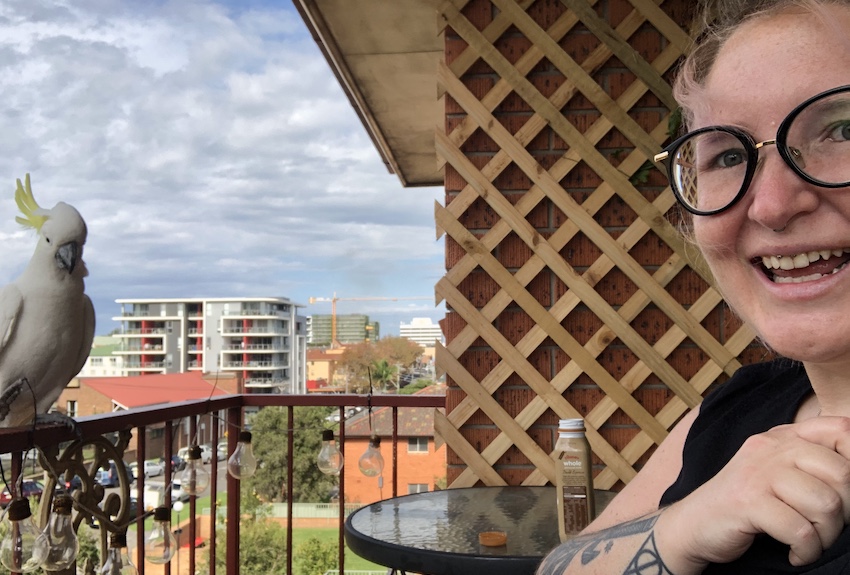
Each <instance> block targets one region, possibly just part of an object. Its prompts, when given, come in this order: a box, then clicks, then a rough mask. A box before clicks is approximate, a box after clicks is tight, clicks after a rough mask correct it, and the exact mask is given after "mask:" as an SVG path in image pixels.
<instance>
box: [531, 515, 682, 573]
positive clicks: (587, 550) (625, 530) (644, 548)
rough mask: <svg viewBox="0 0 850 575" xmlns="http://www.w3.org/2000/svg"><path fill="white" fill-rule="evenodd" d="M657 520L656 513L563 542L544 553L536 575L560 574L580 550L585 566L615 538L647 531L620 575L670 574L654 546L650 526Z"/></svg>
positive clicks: (607, 550) (607, 548)
mask: <svg viewBox="0 0 850 575" xmlns="http://www.w3.org/2000/svg"><path fill="white" fill-rule="evenodd" d="M656 521H658V515H653V516H651V517H644V518H641V519H635V520H634V521H629V522H627V523H622V524H620V525H615V526H614V527H611V528H610V529H605V530H603V531H599V532H598V533H589V534H587V535H581V536H579V537H576V538H575V539H571V540H569V541H566V542H564V543H562V544H561V545H559V546H558V547H556V548H555V549H554V550H553V551H552V552H550V553H549V555H547V556H546V558H545V559H544V560H543V563H541V564H540V567H539V568H538V570H537V575H561V574H562V573H563V572H564V571H565V570H566V568H567V567H568V566H569V564H570V563H572V561H573V559H574V558H575V557H576V555H578V554H579V553H581V564H582V565H587V564H589V563H590V562H592V561H593V560H594V559H596V558H597V557H599V555H600V554H602V553H603V552H604V553H608V552H609V551H610V550H611V548H612V547H613V545H614V540H616V539H622V538H624V537H632V536H634V535H638V534H641V533H647V532H648V533H649V536H648V537H647V539H646V541H644V543H643V545H641V547H640V549H638V551H637V553H636V554H635V556H634V558H633V559H632V561H631V563H629V566H628V567H627V568H626V571H625V572H624V573H623V575H672V574H671V573H670V571H669V570H668V569H667V566H666V565H665V564H664V562H663V561H662V560H661V556H660V555H659V553H658V549H657V548H656V546H655V534H654V533H653V531H652V528H653V526H654V525H655V522H656Z"/></svg>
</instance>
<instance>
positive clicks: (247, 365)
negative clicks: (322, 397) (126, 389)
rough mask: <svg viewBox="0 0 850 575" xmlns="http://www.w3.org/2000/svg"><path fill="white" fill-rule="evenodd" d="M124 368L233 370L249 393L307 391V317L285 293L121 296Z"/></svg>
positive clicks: (127, 371) (135, 371) (134, 371)
mask: <svg viewBox="0 0 850 575" xmlns="http://www.w3.org/2000/svg"><path fill="white" fill-rule="evenodd" d="M115 301H116V302H117V303H118V304H119V305H120V306H121V315H120V316H118V317H114V318H113V319H114V320H115V321H117V322H120V324H121V331H120V333H118V334H115V337H117V338H119V339H120V345H119V346H118V348H117V349H116V350H115V351H114V353H115V354H118V355H121V356H123V365H122V369H121V372H122V373H121V375H145V374H151V373H181V372H191V371H198V372H201V373H209V372H235V373H237V374H239V375H240V376H241V379H242V381H243V385H244V387H245V391H246V393H251V392H255V393H305V392H306V383H307V374H306V363H307V361H306V350H307V322H306V318H305V317H303V316H299V315H297V310H298V308H299V307H303V306H301V305H300V304H295V303H293V302H292V301H290V300H289V299H287V298H274V297H269V298H263V297H257V298H188V299H119V300H115Z"/></svg>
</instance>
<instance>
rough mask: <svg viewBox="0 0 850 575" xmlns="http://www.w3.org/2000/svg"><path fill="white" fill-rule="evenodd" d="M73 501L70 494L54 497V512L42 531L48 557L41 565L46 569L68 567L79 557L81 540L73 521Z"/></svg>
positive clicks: (52, 569)
mask: <svg viewBox="0 0 850 575" xmlns="http://www.w3.org/2000/svg"><path fill="white" fill-rule="evenodd" d="M72 502H73V500H72V499H71V497H70V496H69V495H57V496H56V497H55V498H54V499H53V513H51V514H50V517H49V518H48V520H47V527H45V528H44V531H42V532H41V538H42V539H43V545H45V546H46V547H47V557H46V558H45V560H44V563H42V565H41V567H42V569H44V570H45V571H61V570H63V569H67V568H68V567H70V566H71V565H73V563H74V561H75V560H76V559H77V553H78V552H79V551H80V542H79V540H78V539H77V534H76V533H75V532H74V524H73V522H72V521H71V504H72Z"/></svg>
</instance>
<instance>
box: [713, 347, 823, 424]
mask: <svg viewBox="0 0 850 575" xmlns="http://www.w3.org/2000/svg"><path fill="white" fill-rule="evenodd" d="M810 389H811V384H810V383H809V378H808V376H807V375H806V371H805V369H804V368H803V364H802V363H800V362H797V361H793V360H790V359H786V358H777V359H774V360H771V361H765V362H760V363H753V364H749V365H745V366H742V367H740V368H739V369H738V370H737V371H736V372H735V373H734V374H733V375H732V376H731V377H730V378H729V379H728V380H727V381H725V382H723V383H720V384H718V385H717V386H716V387H715V388H714V389H712V390H711V391H710V392H709V393H708V395H706V397H705V399H704V400H703V403H702V408H701V410H702V411H703V412H705V411H706V410H712V409H713V408H714V407H715V406H716V405H722V406H723V409H726V408H728V405H729V404H735V405H740V406H741V408H744V409H746V404H749V403H751V402H758V403H760V404H764V401H765V400H766V399H768V400H770V401H773V400H775V401H779V402H781V403H782V404H783V405H787V403H788V397H783V396H784V392H791V393H793V391H794V390H797V391H798V392H799V393H803V394H804V393H807V392H808V391H809V390H810Z"/></svg>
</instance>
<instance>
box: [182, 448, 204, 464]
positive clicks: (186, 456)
mask: <svg viewBox="0 0 850 575" xmlns="http://www.w3.org/2000/svg"><path fill="white" fill-rule="evenodd" d="M200 447H201V463H209V462H210V461H212V447H210V446H209V445H201V446H200ZM189 449H190V448H189V447H181V448H180V449H178V450H177V455H178V457H180V458H181V459H183V460H184V461H189Z"/></svg>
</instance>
